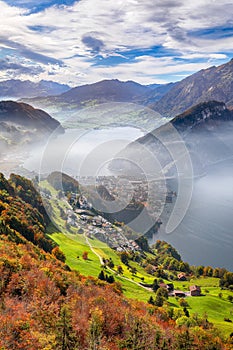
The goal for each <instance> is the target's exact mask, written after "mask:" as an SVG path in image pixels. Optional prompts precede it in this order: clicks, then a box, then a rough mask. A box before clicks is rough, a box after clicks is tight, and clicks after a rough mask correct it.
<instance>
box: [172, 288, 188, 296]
mask: <svg viewBox="0 0 233 350" xmlns="http://www.w3.org/2000/svg"><path fill="white" fill-rule="evenodd" d="M172 295H174V297H178V298H184V297H185V296H186V294H185V292H183V291H182V290H174V291H173V292H172Z"/></svg>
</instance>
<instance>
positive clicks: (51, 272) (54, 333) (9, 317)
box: [0, 175, 231, 350]
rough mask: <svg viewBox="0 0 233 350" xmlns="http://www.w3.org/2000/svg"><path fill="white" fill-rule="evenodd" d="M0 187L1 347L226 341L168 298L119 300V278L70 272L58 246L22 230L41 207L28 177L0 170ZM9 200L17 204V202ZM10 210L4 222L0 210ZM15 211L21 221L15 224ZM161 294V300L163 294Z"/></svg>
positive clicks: (145, 347)
mask: <svg viewBox="0 0 233 350" xmlns="http://www.w3.org/2000/svg"><path fill="white" fill-rule="evenodd" d="M0 194H1V224H0V229H1V231H0V232H1V234H0V271H1V286H0V292H1V299H0V322H1V328H0V346H1V348H2V349H4V350H11V349H15V350H17V349H24V350H32V349H33V350H48V349H50V350H53V349H54V350H55V349H56V350H59V349H61V350H64V349H67V350H68V349H77V350H83V349H93V350H94V349H106V350H110V349H111V350H112V349H115V350H120V349H139V348H140V349H142V350H153V349H155V347H156V349H158V350H159V349H160V350H162V349H164V347H165V348H169V350H170V349H171V350H177V349H182V348H184V346H185V348H190V349H191V348H196V349H200V350H214V349H218V350H223V349H225V348H226V347H225V345H226V344H227V342H228V344H230V341H231V338H230V337H229V336H227V337H228V338H227V339H226V340H223V339H221V337H219V335H218V331H217V330H216V329H214V328H213V327H212V325H211V323H209V322H208V321H207V320H206V319H205V318H202V317H199V316H198V317H197V316H195V317H196V318H194V317H190V322H191V323H190V325H189V326H188V323H187V316H186V318H185V316H184V311H182V309H180V311H179V312H175V313H174V311H172V308H171V307H170V306H171V305H172V304H171V305H170V306H169V304H170V303H167V302H166V305H164V307H161V306H160V307H158V306H155V305H152V304H148V303H147V304H145V303H142V302H139V301H136V300H135V301H133V300H130V299H126V298H125V297H124V296H123V294H122V288H121V286H120V284H119V283H115V282H113V281H111V282H110V280H109V282H105V281H103V280H101V278H100V277H101V276H99V279H97V278H94V277H84V276H82V275H81V274H80V273H79V272H78V271H71V270H70V268H69V267H68V266H67V265H65V264H64V262H63V261H64V259H65V257H64V255H63V254H62V253H61V251H60V250H59V248H58V247H55V248H53V249H52V250H51V254H50V253H46V252H45V251H44V250H43V249H40V248H38V241H37V240H35V235H34V240H35V241H33V240H30V237H28V239H29V240H28V239H27V238H26V237H25V227H26V226H28V225H29V227H30V224H29V223H28V222H27V220H32V218H37V217H38V218H39V216H38V215H39V214H38V213H39V212H40V213H42V211H43V209H42V208H41V199H40V196H39V195H38V193H37V192H36V190H34V189H33V187H32V184H31V182H30V181H28V180H26V179H24V178H22V177H19V176H17V175H12V176H11V178H10V179H9V180H6V179H5V178H4V177H3V176H2V175H1V178H0ZM16 201H17V202H19V203H22V205H20V206H19V207H17V206H16ZM32 205H33V206H32ZM36 207H38V209H36ZM16 208H17V209H16ZM25 209H27V215H25ZM16 210H17V211H16ZM13 211H14V214H13V215H12V219H11V221H8V216H9V215H8V216H7V214H9V213H10V212H12V213H13ZM17 218H20V220H19V221H18V224H17V225H16V223H17ZM42 218H45V214H43V213H42V216H41V217H40V220H42ZM25 220H26V221H25ZM24 222H25V224H24V225H26V226H23V225H22V226H20V224H19V223H21V224H23V223H24ZM32 225H33V227H34V229H35V230H36V227H38V228H40V229H41V225H42V221H41V223H39V222H34V223H32ZM35 233H36V236H37V237H39V236H41V237H42V235H43V233H42V231H41V234H39V232H35ZM23 235H24V236H23ZM63 236H64V235H63ZM32 237H33V236H32ZM64 237H65V236H64ZM73 242H74V241H73ZM73 247H74V248H75V247H76V245H75V243H73ZM157 249H158V250H159V252H161V254H166V252H169V251H170V252H171V256H174V258H175V259H178V260H179V259H180V257H179V255H177V254H176V252H175V250H174V249H170V248H169V246H167V245H166V244H165V243H163V242H161V243H159V244H158V246H157ZM58 259H60V260H58ZM82 260H83V264H84V265H85V264H87V263H89V264H90V263H91V259H86V258H84V255H83V258H82ZM178 260H177V261H178ZM77 261H78V260H77ZM129 263H130V265H131V264H132V263H133V262H131V261H130V262H129ZM151 263H153V262H152V261H151ZM77 266H78V265H77ZM159 291H160V293H164V292H163V291H162V289H161V288H160V289H158V292H157V294H158V293H159ZM134 297H135V298H136V297H137V296H136V295H134ZM160 298H162V300H163V297H162V294H161V296H160ZM177 308H179V306H177ZM169 310H170V311H169ZM191 324H192V325H193V326H192V325H191ZM200 335H201V339H200ZM224 344H225V345H224Z"/></svg>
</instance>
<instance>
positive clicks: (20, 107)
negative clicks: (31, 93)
mask: <svg viewBox="0 0 233 350" xmlns="http://www.w3.org/2000/svg"><path fill="white" fill-rule="evenodd" d="M55 130H56V131H57V132H58V133H59V132H63V128H62V127H61V126H60V123H59V122H58V121H57V120H55V119H53V118H52V117H51V116H50V115H49V114H47V113H46V112H44V111H42V110H39V109H35V108H33V107H32V106H30V105H28V104H25V103H18V102H13V101H1V102H0V145H1V151H3V150H4V149H5V148H8V147H10V146H20V145H22V144H28V143H31V142H35V141H41V140H43V138H44V137H47V136H48V135H49V134H51V133H52V132H53V131H55ZM46 135H47V136H46Z"/></svg>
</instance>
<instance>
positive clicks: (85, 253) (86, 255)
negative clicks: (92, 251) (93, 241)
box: [82, 251, 88, 260]
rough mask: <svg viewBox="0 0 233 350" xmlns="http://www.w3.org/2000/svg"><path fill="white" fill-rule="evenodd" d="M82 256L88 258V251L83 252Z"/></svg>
mask: <svg viewBox="0 0 233 350" xmlns="http://www.w3.org/2000/svg"><path fill="white" fill-rule="evenodd" d="M82 258H83V260H88V252H87V251H85V252H83V255H82Z"/></svg>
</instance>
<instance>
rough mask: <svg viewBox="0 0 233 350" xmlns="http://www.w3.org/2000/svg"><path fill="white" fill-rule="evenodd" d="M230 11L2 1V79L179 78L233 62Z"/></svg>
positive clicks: (165, 4)
mask: <svg viewBox="0 0 233 350" xmlns="http://www.w3.org/2000/svg"><path fill="white" fill-rule="evenodd" d="M232 13H233V3H232V0H220V1H219V0H217V1H216V0H79V1H74V0H63V1H62V0H15V1H13V0H5V1H1V0H0V80H6V79H11V78H18V79H23V80H25V79H31V80H34V81H38V80H40V79H46V80H53V81H57V82H60V83H68V84H70V85H72V86H76V85H82V84H85V83H92V82H96V81H98V80H102V79H112V78H117V79H120V80H135V81H138V82H139V83H142V84H149V83H163V82H170V81H177V80H181V79H183V78H184V77H185V76H187V75H190V74H191V73H193V72H195V71H198V70H200V69H203V68H207V67H210V66H213V65H219V64H222V63H225V62H227V61H228V60H230V59H231V58H232V57H233V40H232V39H233V38H232V37H233V17H232Z"/></svg>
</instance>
